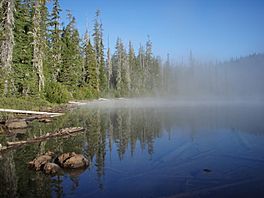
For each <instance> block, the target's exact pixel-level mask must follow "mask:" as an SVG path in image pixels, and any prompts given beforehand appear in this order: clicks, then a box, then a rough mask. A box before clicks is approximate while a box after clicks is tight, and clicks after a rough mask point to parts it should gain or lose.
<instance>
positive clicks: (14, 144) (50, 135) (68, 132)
mask: <svg viewBox="0 0 264 198" xmlns="http://www.w3.org/2000/svg"><path fill="white" fill-rule="evenodd" d="M83 131H84V128H82V127H72V128H65V129H60V130H58V131H55V132H53V133H47V134H46V135H42V136H39V137H36V138H33V139H29V140H22V141H15V142H7V146H3V147H0V151H3V150H7V149H11V148H14V147H18V146H21V145H24V144H32V143H37V142H42V141H45V140H48V139H50V138H55V137H65V136H71V135H73V134H75V133H78V132H83Z"/></svg>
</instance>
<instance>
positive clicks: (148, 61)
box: [144, 36, 153, 91]
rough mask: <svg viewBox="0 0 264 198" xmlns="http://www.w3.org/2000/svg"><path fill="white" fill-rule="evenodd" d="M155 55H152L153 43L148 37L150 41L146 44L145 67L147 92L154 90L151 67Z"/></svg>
mask: <svg viewBox="0 0 264 198" xmlns="http://www.w3.org/2000/svg"><path fill="white" fill-rule="evenodd" d="M152 56H153V54H152V42H151V40H150V37H149V36H148V40H147V43H146V59H145V67H144V77H145V83H146V84H145V86H146V91H151V90H152V82H151V69H152V68H151V67H152V64H153V57H152Z"/></svg>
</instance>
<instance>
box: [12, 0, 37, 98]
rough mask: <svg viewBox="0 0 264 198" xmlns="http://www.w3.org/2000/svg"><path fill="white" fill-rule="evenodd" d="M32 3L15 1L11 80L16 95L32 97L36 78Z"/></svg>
mask: <svg viewBox="0 0 264 198" xmlns="http://www.w3.org/2000/svg"><path fill="white" fill-rule="evenodd" d="M31 10H32V2H31V1H29V0H17V1H16V12H15V28H14V36H15V46H14V50H13V79H14V85H15V89H16V93H17V94H19V95H32V94H36V93H37V87H36V84H37V78H36V75H35V70H34V68H33V65H32V59H33V57H32V55H33V46H32V43H33V40H32V39H33V37H32V31H33V30H32V28H33V27H32V25H33V24H32V16H31V13H32V12H31Z"/></svg>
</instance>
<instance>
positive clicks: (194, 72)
mask: <svg viewBox="0 0 264 198" xmlns="http://www.w3.org/2000/svg"><path fill="white" fill-rule="evenodd" d="M167 62H168V61H167ZM165 67H167V69H166V71H167V74H166V78H167V80H165V82H166V84H167V85H166V88H167V93H168V94H169V95H171V96H175V97H177V98H190V99H242V100H244V99H257V100H259V99H261V100H263V99H264V86H263V85H264V78H263V73H264V54H252V55H249V56H246V57H241V58H236V59H234V58H232V59H231V60H230V61H226V62H222V63H219V62H218V63H208V64H204V63H199V62H198V61H195V60H194V58H192V59H190V61H189V64H188V65H183V64H170V63H167V64H166V66H165Z"/></svg>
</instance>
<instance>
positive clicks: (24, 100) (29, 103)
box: [0, 97, 55, 120]
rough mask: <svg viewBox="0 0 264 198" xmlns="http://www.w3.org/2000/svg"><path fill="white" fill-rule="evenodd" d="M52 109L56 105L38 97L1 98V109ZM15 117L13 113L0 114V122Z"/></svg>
mask: <svg viewBox="0 0 264 198" xmlns="http://www.w3.org/2000/svg"><path fill="white" fill-rule="evenodd" d="M52 107H55V104H51V103H49V102H47V101H46V100H44V99H42V98H37V97H34V98H33V97H18V98H15V97H0V108H1V109H18V110H32V111H43V110H45V109H47V108H52ZM14 116H15V115H14V114H12V113H5V112H0V120H7V119H8V118H12V117H14ZM16 117H17V116H16Z"/></svg>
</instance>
